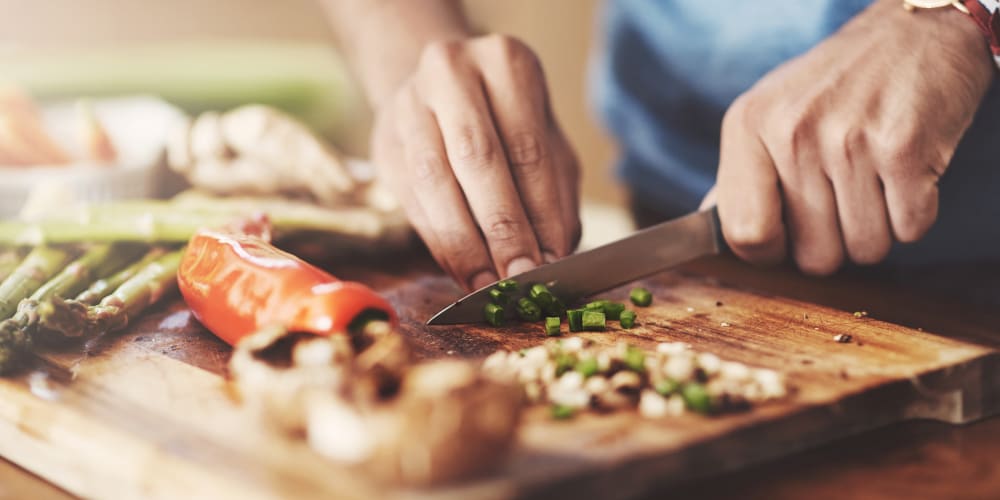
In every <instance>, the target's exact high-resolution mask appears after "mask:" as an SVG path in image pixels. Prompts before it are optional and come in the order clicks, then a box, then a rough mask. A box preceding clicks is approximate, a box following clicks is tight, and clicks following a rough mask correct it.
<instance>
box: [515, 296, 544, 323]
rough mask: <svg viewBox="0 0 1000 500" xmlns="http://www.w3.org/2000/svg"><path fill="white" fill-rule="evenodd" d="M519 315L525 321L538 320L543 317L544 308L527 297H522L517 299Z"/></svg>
mask: <svg viewBox="0 0 1000 500" xmlns="http://www.w3.org/2000/svg"><path fill="white" fill-rule="evenodd" d="M517 315H518V316H520V317H521V319H523V320H525V321H538V320H540V319H542V309H541V308H540V307H538V304H536V303H534V302H533V301H532V300H531V299H529V298H527V297H521V300H518V301H517Z"/></svg>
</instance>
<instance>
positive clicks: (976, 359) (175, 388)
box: [0, 260, 1000, 499]
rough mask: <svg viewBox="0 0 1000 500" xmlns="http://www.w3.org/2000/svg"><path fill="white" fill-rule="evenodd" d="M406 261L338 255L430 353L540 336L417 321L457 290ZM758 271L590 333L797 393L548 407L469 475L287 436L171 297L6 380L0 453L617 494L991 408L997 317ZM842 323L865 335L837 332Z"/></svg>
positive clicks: (491, 490) (671, 281)
mask: <svg viewBox="0 0 1000 500" xmlns="http://www.w3.org/2000/svg"><path fill="white" fill-rule="evenodd" d="M407 262H408V261H406V260H403V261H396V262H394V263H392V264H381V265H379V266H375V267H372V266H369V267H363V266H362V267H353V268H350V269H341V270H338V269H334V270H335V271H336V272H339V274H340V275H342V276H343V277H345V278H348V279H363V280H365V281H367V282H368V283H371V284H373V286H375V287H376V288H378V289H379V290H380V291H382V292H383V293H384V294H386V296H388V297H389V298H390V299H391V300H392V302H393V303H394V304H395V306H396V307H397V308H398V310H399V312H400V315H401V318H402V322H403V326H402V328H403V330H404V331H405V333H406V334H407V335H408V336H409V337H410V338H411V339H412V340H413V342H414V344H415V345H416V347H417V349H418V351H419V353H420V354H421V355H423V356H425V357H445V356H467V357H479V356H485V355H487V354H489V353H491V352H493V351H494V350H496V349H512V350H516V349H520V348H522V347H527V346H530V345H534V344H537V343H540V342H542V341H543V340H544V335H543V333H542V328H541V326H540V325H519V326H512V327H507V328H503V329H493V328H486V327H483V326H475V325H470V326H448V327H435V328H428V327H426V326H424V325H423V321H424V320H425V319H426V318H427V317H428V316H429V315H430V314H431V313H433V312H435V311H437V310H438V309H439V308H440V307H442V306H443V305H445V304H447V303H449V302H451V301H452V300H454V298H456V297H457V296H458V294H459V291H458V290H457V289H456V288H455V287H454V285H452V284H451V282H450V281H449V280H448V279H447V278H445V277H443V276H441V275H439V274H438V273H436V272H434V271H433V270H432V268H430V267H429V266H427V265H426V262H423V261H422V262H423V263H422V264H421V263H418V264H414V265H408V264H406V263H407ZM387 265H388V266H390V268H386V266H387ZM720 270H721V271H720ZM713 274H714V275H717V276H713ZM747 276H749V277H750V278H749V279H747ZM762 276H765V275H762V274H760V273H756V274H755V271H748V270H746V269H745V268H744V267H741V266H740V265H738V264H733V263H729V262H725V261H717V262H715V263H710V264H696V265H693V266H689V267H688V268H686V269H685V270H683V271H678V272H672V273H665V274H663V275H660V276H658V277H656V278H654V279H651V280H647V281H646V282H645V283H644V285H645V286H647V287H648V288H650V289H651V290H652V291H653V295H654V297H655V299H654V305H653V306H652V307H650V308H645V309H638V311H639V327H638V328H635V329H633V330H629V331H621V330H617V329H611V330H609V331H608V332H604V333H587V334H585V335H584V336H585V337H587V338H590V339H593V340H595V341H597V342H601V343H613V342H615V341H616V340H618V339H621V338H626V339H628V340H629V341H631V342H634V343H636V344H640V345H643V346H647V347H652V346H653V345H655V343H657V342H662V341H683V342H688V343H690V344H691V345H692V346H694V348H695V349H699V350H706V351H710V352H714V353H716V354H718V355H719V356H721V357H722V358H724V359H731V360H735V361H741V362H744V363H747V364H750V365H753V366H759V367H766V368H772V369H776V370H779V371H781V372H782V373H784V374H785V375H786V377H787V380H788V381H789V383H790V384H791V385H792V386H793V387H794V393H793V395H792V396H791V397H790V398H789V399H788V400H786V401H783V402H780V403H775V404H770V405H765V406H761V407H758V408H756V409H754V410H752V411H749V412H746V413H740V414H734V415H728V416H722V417H713V418H707V417H700V416H685V417H681V418H673V419H665V420H658V421H651V420H644V419H642V418H641V417H639V416H638V415H636V414H634V413H618V414H614V415H603V416H582V417H580V418H577V419H575V420H572V421H569V422H556V421H552V420H550V419H549V418H548V417H547V414H546V412H545V411H544V409H536V410H533V411H531V412H529V414H528V417H527V423H526V424H525V425H524V427H523V429H522V432H521V433H520V436H519V442H518V445H517V447H516V449H515V452H514V454H513V456H512V458H511V460H510V462H509V463H508V464H507V465H506V467H505V468H503V469H502V470H500V471H498V472H497V473H496V474H495V475H493V476H490V477H485V478H480V479H477V480H474V481H470V482H468V483H464V484H460V485H450V486H447V487H440V488H435V489H430V490H420V491H412V490H409V491H408V490H400V489H394V488H391V487H388V486H386V485H379V484H375V483H373V482H371V481H368V480H367V479H366V478H365V477H364V475H363V474H358V473H357V471H352V470H350V469H348V468H344V467H341V466H338V465H336V464H332V463H330V462H327V461H324V460H323V459H321V458H319V457H318V456H316V455H315V454H313V453H312V452H311V451H310V450H308V449H307V448H306V447H305V446H303V445H302V444H300V443H296V442H294V441H290V440H287V439H284V438H283V437H282V436H280V435H277V434H276V433H275V432H273V431H272V430H270V429H269V428H268V427H267V426H266V424H264V423H262V422H258V421H257V420H255V419H254V417H253V416H252V415H249V414H248V413H246V412H244V411H243V410H242V409H241V408H240V407H239V405H238V404H236V403H234V402H233V401H232V400H231V399H230V398H229V396H228V394H227V391H226V390H225V383H224V372H225V363H226V361H227V358H228V353H229V349H228V347H226V346H225V345H224V344H222V343H221V342H219V341H217V340H216V339H214V338H213V337H211V336H210V335H209V334H207V333H206V332H204V331H203V330H202V329H201V328H200V327H199V326H198V325H197V323H196V322H195V321H194V320H193V319H192V318H191V316H190V314H189V312H188V311H187V310H186V309H185V308H184V307H183V304H182V303H181V302H180V301H179V300H176V299H174V300H173V301H172V302H170V303H168V304H166V305H164V306H162V307H161V308H159V309H158V310H156V311H153V312H152V313H150V314H148V315H147V316H146V317H144V319H143V320H142V321H140V322H139V323H138V324H136V325H134V326H133V327H132V328H131V329H130V330H129V331H128V332H126V333H124V334H121V335H117V336H114V337H111V338H107V339H104V340H101V341H100V342H97V343H94V344H92V345H89V346H86V348H85V349H81V348H77V349H72V350H67V351H66V352H58V353H47V354H45V355H43V356H41V357H40V362H39V370H38V371H35V372H32V373H26V374H24V375H23V376H21V377H18V378H15V379H6V380H0V455H2V456H4V457H6V458H8V459H9V460H11V461H14V462H16V463H18V464H20V465H21V466H23V467H25V468H27V469H29V470H31V471H33V472H35V473H36V474H38V475H40V476H42V477H44V478H46V479H48V480H50V481H52V482H54V483H56V484H58V485H59V486H61V487H63V488H65V489H67V490H68V491H70V492H73V493H75V494H78V495H81V496H86V497H104V498H139V497H141V498H180V497H183V498H288V497H295V498H307V497H330V496H337V497H359V498H373V497H377V496H386V495H395V496H403V497H414V498H462V499H464V498H473V497H476V498H506V497H511V496H529V497H544V496H549V495H553V494H556V495H558V496H569V495H585V497H588V498H589V497H595V496H601V497H613V498H621V497H629V496H635V495H638V494H641V493H643V492H646V491H648V490H649V489H650V488H652V487H654V486H656V487H663V485H664V484H669V483H675V482H678V481H683V480H686V479H691V478H694V477H702V476H705V475H710V474H717V473H720V472H724V471H726V470H731V469H733V468H735V467H740V466H743V465H746V464H749V463H752V462H756V461H760V460H764V459H767V458H770V457H774V456H778V455H781V454H787V453H790V452H793V451H796V450H799V449H802V448H804V447H807V446H812V445H816V444H819V443H822V442H826V441H829V440H832V439H835V438H838V437H842V436H845V435H848V434H852V433H856V432H859V431H862V430H866V429H870V428H873V427H876V426H881V425H885V424H890V423H893V422H898V421H902V420H906V419H913V418H931V419H938V420H943V421H947V422H953V423H962V422H967V421H970V420H974V419H978V418H981V417H984V416H988V415H992V414H995V413H998V412H1000V361H998V360H1000V356H998V350H997V348H998V346H1000V333H997V331H996V330H991V329H990V328H982V327H980V326H978V325H980V324H981V323H976V324H975V325H971V326H969V327H967V328H963V329H962V330H961V331H960V332H958V334H956V333H955V332H947V333H948V336H945V335H940V334H935V333H932V332H933V329H934V328H933V327H934V325H935V324H937V323H936V321H935V318H938V317H940V316H939V315H940V314H949V311H948V310H947V309H945V308H944V306H941V305H940V304H938V303H936V302H928V301H924V302H921V301H919V300H918V299H913V300H910V299H909V298H906V297H903V296H901V295H898V294H889V293H884V292H882V291H880V290H878V289H875V288H856V291H857V293H855V294H853V295H852V294H844V293H839V294H836V296H837V297H840V298H841V300H842V301H843V300H844V298H845V297H846V300H847V301H848V302H850V301H853V300H857V301H858V302H857V303H856V306H855V307H859V308H861V307H864V306H865V303H866V302H865V301H866V300H868V301H870V302H868V303H869V304H871V308H870V309H869V311H870V312H871V314H870V315H869V316H867V317H864V318H856V317H855V316H854V315H853V314H852V311H851V310H837V309H833V308H829V307H824V306H819V305H815V304H813V303H810V302H806V301H804V300H797V299H793V298H788V297H799V299H802V298H804V297H809V298H812V299H815V298H821V296H822V295H823V294H824V293H827V292H830V291H831V290H834V285H833V283H835V282H826V283H824V282H812V281H808V280H802V279H798V280H796V279H794V278H793V279H782V280H777V281H776V279H775V278H768V279H764V278H762ZM771 276H773V275H771ZM720 277H721V279H720ZM737 277H738V278H740V279H730V278H737ZM755 280H756V281H755ZM768 280H770V281H768ZM765 282H767V283H771V282H779V283H781V284H782V286H780V287H777V288H781V290H780V291H781V292H782V293H781V294H771V293H761V292H754V291H751V290H748V289H747V288H746V286H747V285H750V286H751V288H756V289H762V288H763V289H767V288H769V287H767V286H760V285H762V284H763V283H765ZM770 288H771V289H772V290H771V291H772V292H773V289H774V288H775V287H770ZM626 293H627V290H625V289H621V290H616V291H613V292H610V293H608V294H606V296H607V297H610V298H617V299H624V297H625V294H626ZM893 299H898V300H895V301H894V300H893ZM900 300H902V301H904V302H903V307H902V308H900V307H899V306H898V304H899V301H900ZM827 302H829V301H827ZM891 304H897V305H896V306H893V307H889V306H890V305H891ZM839 305H841V306H843V304H839ZM907 305H909V306H910V312H911V313H910V314H903V315H904V316H905V317H906V318H907V321H917V322H920V324H923V325H925V330H926V331H921V330H917V329H911V328H908V327H904V326H900V325H897V324H892V323H889V322H884V321H880V320H879V319H877V318H878V317H879V316H880V314H879V312H880V311H882V312H884V313H885V314H886V315H888V316H892V317H897V316H900V314H901V311H903V312H905V311H906V310H908V309H907ZM913 308H915V309H913ZM723 323H725V324H726V325H728V326H723ZM993 324H996V325H1000V322H997V323H993ZM997 329H998V330H1000V326H998V327H997ZM837 334H849V335H851V336H852V337H853V339H854V341H853V342H851V343H846V344H842V343H837V342H835V341H834V340H833V337H834V336H835V335H837Z"/></svg>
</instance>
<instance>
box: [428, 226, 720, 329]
mask: <svg viewBox="0 0 1000 500" xmlns="http://www.w3.org/2000/svg"><path fill="white" fill-rule="evenodd" d="M725 247H726V245H725V241H724V240H723V238H722V231H721V226H720V225H719V213H718V211H717V210H716V208H715V207H712V208H711V209H709V210H705V211H702V212H696V213H693V214H689V215H686V216H684V217H681V218H679V219H674V220H671V221H667V222H663V223H661V224H658V225H655V226H653V227H650V228H647V229H644V230H642V231H639V232H637V233H635V234H633V235H631V236H628V237H625V238H622V239H620V240H618V241H615V242H612V243H608V244H607V245H604V246H600V247H597V248H594V249H592V250H588V251H586V252H581V253H578V254H575V255H571V256H569V257H566V258H564V259H562V260H559V261H557V262H553V263H552V264H547V265H543V266H539V267H536V268H534V269H532V270H530V271H526V272H523V273H521V274H519V275H517V276H511V277H510V278H509V279H513V280H515V281H517V282H518V283H519V284H520V285H521V286H522V287H524V286H527V285H531V284H534V283H544V284H545V285H546V286H548V288H549V290H551V291H552V293H553V294H554V295H555V296H556V297H559V298H561V299H562V300H563V301H565V302H566V303H571V302H573V301H576V300H578V299H581V298H583V297H587V296H590V295H593V294H595V293H598V292H603V291H605V290H609V289H611V288H615V287H617V286H620V285H624V284H625V283H628V282H630V281H635V280H637V279H639V278H643V277H646V276H649V275H651V274H655V273H657V272H659V271H663V270H666V269H669V268H671V267H674V266H677V265H679V264H683V263H685V262H687V261H690V260H693V259H696V258H698V257H702V256H705V255H715V254H718V253H720V252H721V251H722V250H723V249H724V248H725ZM494 285H496V283H491V284H489V285H486V286H484V287H482V288H480V289H479V290H476V291H475V292H472V293H470V294H468V295H466V296H465V297H462V298H461V299H458V301H456V302H455V303H453V304H451V305H450V306H448V307H445V308H444V309H442V310H441V311H440V312H438V313H437V314H435V315H434V316H433V317H431V319H429V320H427V324H428V325H448V324H459V323H478V322H482V321H485V320H484V316H483V307H485V306H486V303H487V302H489V301H490V295H489V293H490V289H492V288H493V286H494Z"/></svg>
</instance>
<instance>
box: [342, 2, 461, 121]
mask: <svg viewBox="0 0 1000 500" xmlns="http://www.w3.org/2000/svg"><path fill="white" fill-rule="evenodd" d="M323 3H324V6H325V7H326V10H327V13H328V15H329V18H330V21H331V24H332V25H333V27H334V30H335V32H336V33H337V34H338V35H339V36H338V40H339V41H340V45H341V49H342V50H343V52H344V53H345V55H346V57H347V59H348V60H349V61H350V63H351V66H352V67H353V69H354V73H355V76H356V77H357V79H358V80H359V81H360V84H361V87H362V88H363V90H364V92H365V95H366V97H367V98H368V103H369V105H370V106H371V107H372V108H373V109H377V108H378V107H379V106H380V105H381V103H383V102H384V101H386V100H387V99H389V98H390V97H391V96H392V95H393V94H394V93H395V91H396V90H397V89H398V88H399V87H400V86H401V85H402V83H403V82H404V81H406V79H407V78H408V77H409V76H410V75H411V74H412V73H413V71H414V70H415V69H416V67H417V64H418V62H419V58H420V54H421V52H422V51H423V49H424V47H426V46H427V45H428V44H431V43H433V42H436V41H442V40H454V39H461V38H467V37H469V36H470V30H469V28H468V26H467V24H466V22H465V18H464V16H463V13H462V10H461V8H460V6H459V4H458V2H456V1H453V0H353V1H352V0H325V1H324V2H323Z"/></svg>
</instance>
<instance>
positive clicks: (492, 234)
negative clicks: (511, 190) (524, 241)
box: [482, 213, 527, 244]
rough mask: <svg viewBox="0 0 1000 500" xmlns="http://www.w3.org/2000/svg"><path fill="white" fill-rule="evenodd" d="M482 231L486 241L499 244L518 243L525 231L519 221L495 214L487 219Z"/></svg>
mask: <svg viewBox="0 0 1000 500" xmlns="http://www.w3.org/2000/svg"><path fill="white" fill-rule="evenodd" d="M482 229H483V234H485V235H486V238H487V239H488V240H490V241H492V242H494V243H501V244H509V243H514V242H516V241H518V240H519V239H520V238H521V236H522V235H523V234H525V231H526V230H527V228H526V227H524V224H523V223H522V222H521V221H519V220H518V219H517V218H516V217H514V216H512V215H510V214H507V213H497V214H493V215H491V216H489V217H487V218H486V220H485V221H484V223H483V227H482Z"/></svg>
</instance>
